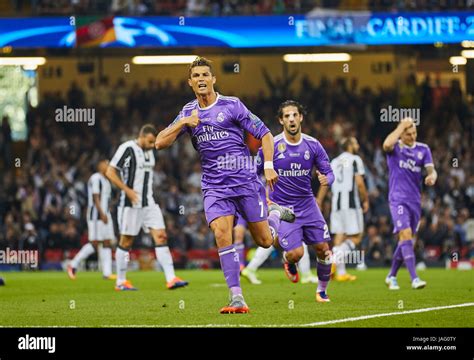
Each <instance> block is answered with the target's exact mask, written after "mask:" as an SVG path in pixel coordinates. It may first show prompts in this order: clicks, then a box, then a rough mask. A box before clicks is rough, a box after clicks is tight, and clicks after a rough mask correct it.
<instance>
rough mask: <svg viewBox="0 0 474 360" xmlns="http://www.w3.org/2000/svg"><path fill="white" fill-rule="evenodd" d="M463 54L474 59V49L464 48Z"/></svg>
mask: <svg viewBox="0 0 474 360" xmlns="http://www.w3.org/2000/svg"><path fill="white" fill-rule="evenodd" d="M461 56H462V57H465V58H466V59H474V50H463V51H461Z"/></svg>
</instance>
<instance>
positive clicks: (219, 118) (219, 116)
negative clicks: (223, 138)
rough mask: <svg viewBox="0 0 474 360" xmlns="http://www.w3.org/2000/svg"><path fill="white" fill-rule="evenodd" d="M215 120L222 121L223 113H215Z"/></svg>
mask: <svg viewBox="0 0 474 360" xmlns="http://www.w3.org/2000/svg"><path fill="white" fill-rule="evenodd" d="M217 121H218V122H223V121H224V113H222V112H220V113H219V114H217Z"/></svg>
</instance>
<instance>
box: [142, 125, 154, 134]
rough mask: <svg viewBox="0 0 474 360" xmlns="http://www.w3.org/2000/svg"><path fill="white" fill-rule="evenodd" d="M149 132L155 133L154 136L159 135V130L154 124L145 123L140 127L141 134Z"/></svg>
mask: <svg viewBox="0 0 474 360" xmlns="http://www.w3.org/2000/svg"><path fill="white" fill-rule="evenodd" d="M148 134H153V136H157V135H158V130H156V128H155V127H154V126H153V125H152V124H145V125H143V126H142V128H141V129H140V136H146V135H148Z"/></svg>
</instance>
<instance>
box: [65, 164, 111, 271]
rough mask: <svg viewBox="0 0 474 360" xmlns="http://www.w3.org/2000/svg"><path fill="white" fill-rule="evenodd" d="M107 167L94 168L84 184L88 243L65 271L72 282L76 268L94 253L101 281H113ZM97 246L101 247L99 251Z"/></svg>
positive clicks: (106, 165)
mask: <svg viewBox="0 0 474 360" xmlns="http://www.w3.org/2000/svg"><path fill="white" fill-rule="evenodd" d="M108 165H109V161H108V160H101V161H99V163H98V164H97V172H95V173H94V174H92V176H91V177H90V178H89V181H88V182H87V196H88V200H87V229H88V237H89V243H87V244H86V245H84V246H83V247H82V248H81V250H79V252H78V253H77V254H76V256H75V257H74V259H72V261H71V263H70V264H69V266H68V267H67V274H68V276H69V278H70V279H71V280H75V279H76V272H77V267H78V266H79V264H80V263H81V261H82V260H85V259H87V258H88V257H89V256H90V255H92V254H93V253H94V252H97V253H98V254H99V259H100V261H101V265H102V275H103V277H104V279H109V280H115V278H116V276H115V275H112V244H111V242H112V241H113V240H115V233H114V223H113V221H112V216H111V215H110V209H109V203H110V197H111V193H112V187H111V186H110V182H109V180H107V178H106V177H105V172H106V171H107V167H108ZM99 242H100V243H102V246H101V247H100V248H99Z"/></svg>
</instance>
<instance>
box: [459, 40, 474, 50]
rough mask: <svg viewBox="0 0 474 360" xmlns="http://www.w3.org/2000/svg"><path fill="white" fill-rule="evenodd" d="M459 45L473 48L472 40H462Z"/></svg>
mask: <svg viewBox="0 0 474 360" xmlns="http://www.w3.org/2000/svg"><path fill="white" fill-rule="evenodd" d="M461 46H462V47H463V48H474V41H472V40H463V41H461Z"/></svg>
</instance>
